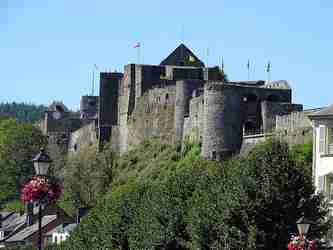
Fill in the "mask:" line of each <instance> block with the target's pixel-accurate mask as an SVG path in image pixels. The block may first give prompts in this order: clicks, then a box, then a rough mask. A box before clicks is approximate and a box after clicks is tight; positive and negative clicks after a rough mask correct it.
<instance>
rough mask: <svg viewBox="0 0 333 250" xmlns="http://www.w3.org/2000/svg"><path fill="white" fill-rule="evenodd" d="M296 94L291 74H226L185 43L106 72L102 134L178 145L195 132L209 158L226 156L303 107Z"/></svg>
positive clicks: (119, 141) (124, 142)
mask: <svg viewBox="0 0 333 250" xmlns="http://www.w3.org/2000/svg"><path fill="white" fill-rule="evenodd" d="M291 94H292V93H291V88H290V86H289V84H288V82H287V81H271V82H265V81H226V77H225V75H224V72H223V69H221V68H219V67H210V68H207V67H205V65H204V63H203V62H202V61H200V59H199V58H198V57H196V56H195V55H194V54H193V53H192V51H190V50H189V49H188V48H187V47H186V46H185V45H183V44H181V45H180V46H179V47H178V48H176V49H175V50H174V51H173V52H172V53H171V54H170V55H169V56H168V57H167V58H166V59H165V60H163V61H162V63H161V64H160V65H142V64H129V65H126V66H125V68H124V73H101V74H100V96H99V105H98V107H99V115H98V123H97V124H98V125H97V137H98V140H99V143H100V144H102V143H105V142H108V141H111V144H112V146H113V148H114V149H115V150H117V151H119V152H121V153H122V152H126V151H128V150H129V149H130V148H131V147H133V146H135V145H137V144H139V143H140V142H142V141H144V140H146V139H149V138H152V137H157V138H160V139H161V140H163V141H164V142H167V143H171V144H176V145H178V148H180V147H181V145H182V142H183V141H184V140H191V141H194V142H197V143H200V144H201V145H202V152H201V154H202V156H203V157H204V158H209V159H222V158H224V157H226V156H228V155H232V154H234V153H238V152H239V150H240V148H241V145H242V139H243V135H247V134H255V133H269V132H272V131H273V130H274V129H275V123H276V117H277V116H281V115H286V114H290V113H291V112H293V111H301V110H302V105H296V104H292V100H291Z"/></svg>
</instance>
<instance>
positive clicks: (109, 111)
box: [98, 72, 123, 143]
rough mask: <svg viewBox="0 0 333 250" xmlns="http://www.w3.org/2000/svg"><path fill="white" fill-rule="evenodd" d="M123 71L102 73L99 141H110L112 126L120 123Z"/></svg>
mask: <svg viewBox="0 0 333 250" xmlns="http://www.w3.org/2000/svg"><path fill="white" fill-rule="evenodd" d="M122 77H123V74H122V73H102V72H101V73H100V91H99V93H100V94H99V95H100V97H99V124H98V126H99V141H100V142H102V143H103V142H106V141H110V138H111V132H112V126H113V125H117V124H118V99H119V98H118V97H119V86H120V81H121V79H122Z"/></svg>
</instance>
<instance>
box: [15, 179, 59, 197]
mask: <svg viewBox="0 0 333 250" xmlns="http://www.w3.org/2000/svg"><path fill="white" fill-rule="evenodd" d="M61 192H62V187H61V185H60V184H59V183H57V182H55V181H52V180H50V179H48V178H46V177H42V176H36V177H33V178H32V179H31V180H30V181H29V182H28V183H27V184H25V186H24V187H23V189H22V193H21V200H22V201H23V202H24V203H28V202H36V201H38V202H48V203H51V202H54V201H55V200H57V199H58V198H59V197H60V195H61Z"/></svg>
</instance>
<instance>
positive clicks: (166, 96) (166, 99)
mask: <svg viewBox="0 0 333 250" xmlns="http://www.w3.org/2000/svg"><path fill="white" fill-rule="evenodd" d="M168 101H169V94H166V95H165V103H168Z"/></svg>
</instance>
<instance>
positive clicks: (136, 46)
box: [133, 42, 141, 48]
mask: <svg viewBox="0 0 333 250" xmlns="http://www.w3.org/2000/svg"><path fill="white" fill-rule="evenodd" d="M140 46H141V44H140V42H137V43H136V44H134V46H133V48H140Z"/></svg>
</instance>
